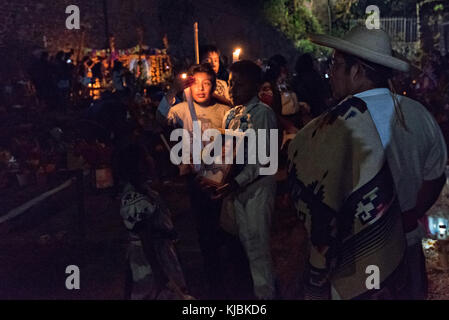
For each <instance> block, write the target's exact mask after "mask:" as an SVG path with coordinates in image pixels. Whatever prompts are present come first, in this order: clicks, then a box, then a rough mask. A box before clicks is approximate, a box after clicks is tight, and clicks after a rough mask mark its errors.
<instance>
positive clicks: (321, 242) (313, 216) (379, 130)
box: [289, 27, 447, 299]
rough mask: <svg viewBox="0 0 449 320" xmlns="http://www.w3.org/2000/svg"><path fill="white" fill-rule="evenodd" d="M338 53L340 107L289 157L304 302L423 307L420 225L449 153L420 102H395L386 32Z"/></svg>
mask: <svg viewBox="0 0 449 320" xmlns="http://www.w3.org/2000/svg"><path fill="white" fill-rule="evenodd" d="M310 38H311V40H312V41H313V42H314V43H316V44H318V45H323V46H326V47H330V48H333V49H334V53H333V56H332V63H331V86H332V90H333V94H334V98H336V99H338V101H341V102H340V103H339V104H338V105H337V106H335V107H334V108H332V109H331V110H330V111H328V112H327V113H325V114H323V115H322V116H320V117H319V118H317V119H315V120H314V121H312V122H311V123H310V124H309V125H308V126H306V127H305V128H304V129H303V130H302V131H300V132H299V133H298V135H297V136H296V138H295V139H294V140H293V141H292V143H291V145H290V149H289V159H290V181H291V186H292V189H291V190H292V198H293V200H294V203H295V206H296V208H297V211H298V216H299V217H301V218H302V219H303V220H304V222H305V225H306V227H307V229H308V232H309V237H310V253H309V260H308V263H307V266H306V270H305V274H304V275H305V279H304V284H305V298H306V299H323V298H324V299H331V298H332V299H425V298H426V294H427V286H426V285H427V278H426V272H425V260H424V255H423V252H422V247H421V237H422V235H423V233H422V230H423V228H422V226H421V224H420V222H419V219H420V218H422V217H423V216H424V215H425V212H426V211H427V210H428V209H429V208H430V207H431V206H432V205H433V203H434V202H435V201H436V199H437V198H438V196H439V194H440V192H441V190H442V187H443V186H444V183H445V174H444V171H445V166H446V163H447V150H446V144H445V142H444V138H443V136H442V134H441V131H440V129H439V127H438V124H437V123H436V121H435V120H434V118H433V117H432V116H431V115H430V113H429V112H428V111H427V110H426V108H425V107H424V106H422V105H421V104H420V103H418V102H417V101H414V100H412V99H410V98H407V97H403V96H400V95H397V94H395V92H394V89H393V86H392V84H391V81H390V78H391V76H392V72H393V70H399V71H403V72H407V71H408V70H409V64H408V63H407V62H405V61H402V60H400V59H397V58H395V57H393V56H392V49H391V42H390V38H389V36H388V35H387V34H386V32H384V31H383V30H368V29H366V28H364V27H356V28H354V29H353V30H351V31H350V32H349V33H348V34H347V35H346V36H345V37H344V38H343V39H339V38H335V37H331V36H327V35H311V37H310Z"/></svg>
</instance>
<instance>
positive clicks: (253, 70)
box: [230, 60, 262, 86]
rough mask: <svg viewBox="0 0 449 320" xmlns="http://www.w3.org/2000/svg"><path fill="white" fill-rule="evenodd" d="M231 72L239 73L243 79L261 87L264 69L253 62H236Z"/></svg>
mask: <svg viewBox="0 0 449 320" xmlns="http://www.w3.org/2000/svg"><path fill="white" fill-rule="evenodd" d="M230 71H231V72H232V73H237V74H238V75H239V76H240V77H241V78H243V79H244V80H246V81H248V82H250V83H252V84H254V85H255V86H260V85H261V83H262V69H261V68H260V67H259V66H258V65H257V64H255V63H254V62H252V61H249V60H242V61H239V62H236V63H234V64H233V65H232V66H231V68H230Z"/></svg>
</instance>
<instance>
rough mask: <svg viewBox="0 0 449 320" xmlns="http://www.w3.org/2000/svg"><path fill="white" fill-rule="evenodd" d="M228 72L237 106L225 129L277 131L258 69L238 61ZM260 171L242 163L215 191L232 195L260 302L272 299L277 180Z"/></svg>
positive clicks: (219, 193)
mask: <svg viewBox="0 0 449 320" xmlns="http://www.w3.org/2000/svg"><path fill="white" fill-rule="evenodd" d="M230 71H231V74H230V80H229V83H230V94H231V98H232V101H233V103H234V105H236V106H238V107H235V108H234V109H232V110H230V111H229V112H228V114H227V115H226V116H225V118H224V125H223V126H224V128H225V129H232V130H238V131H243V132H245V131H247V130H248V129H249V128H252V129H254V130H255V131H256V132H258V130H259V129H265V130H267V131H269V130H270V129H277V120H276V115H275V113H274V112H273V110H272V109H271V108H270V107H268V106H267V105H265V104H264V103H262V102H261V101H260V100H259V98H258V92H259V87H260V85H261V82H262V75H261V73H262V70H261V69H260V67H259V66H257V65H256V64H255V63H253V62H251V61H240V62H237V63H234V64H233V65H232V66H231V69H230ZM276 142H277V141H272V143H276ZM269 145H270V139H269V132H267V141H266V146H267V148H266V150H270V148H269ZM246 147H247V146H245V148H246ZM246 153H247V150H245V154H246ZM245 158H246V157H245ZM245 162H246V159H245ZM260 168H261V165H260V164H248V163H245V165H244V166H243V168H242V169H241V170H240V173H238V174H237V175H236V176H235V178H234V179H233V180H232V182H230V183H229V184H227V185H225V186H224V187H222V188H219V189H217V190H216V197H217V198H224V197H226V196H228V195H230V194H233V196H234V208H235V217H236V223H237V226H238V232H239V238H240V241H241V242H242V244H243V246H244V248H245V251H246V254H247V256H248V260H249V266H250V269H251V275H252V278H253V286H254V293H255V295H256V297H257V298H259V299H273V298H275V285H274V276H273V270H272V261H271V253H270V224H271V222H270V220H271V214H272V212H273V211H274V205H275V194H276V181H275V179H274V176H270V175H267V176H261V175H260V173H259V170H260Z"/></svg>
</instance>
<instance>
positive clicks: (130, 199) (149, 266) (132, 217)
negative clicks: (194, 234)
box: [119, 145, 192, 300]
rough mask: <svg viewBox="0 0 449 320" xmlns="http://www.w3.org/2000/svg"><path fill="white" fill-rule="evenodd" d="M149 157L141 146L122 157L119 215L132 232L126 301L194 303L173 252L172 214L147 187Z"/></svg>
mask: <svg viewBox="0 0 449 320" xmlns="http://www.w3.org/2000/svg"><path fill="white" fill-rule="evenodd" d="M148 159H149V156H148V154H147V152H146V151H145V149H144V148H143V147H141V146H138V145H129V146H127V147H125V148H124V149H123V150H122V151H121V153H120V155H119V175H120V178H121V180H122V182H123V183H124V184H125V187H124V190H123V195H122V198H121V209H120V214H121V216H122V218H123V222H124V224H125V226H126V228H127V230H128V232H129V245H128V253H127V260H128V270H129V274H128V281H127V284H126V286H127V289H126V291H127V292H126V298H127V299H131V300H156V299H163V300H167V299H174V300H179V299H183V300H191V299H192V297H190V296H189V295H187V287H186V282H185V279H184V274H183V272H182V268H181V265H180V263H179V260H178V257H177V255H176V251H175V248H174V240H176V233H175V231H174V228H173V223H172V221H171V213H170V211H169V209H168V208H167V206H166V205H165V204H164V203H163V201H162V199H161V198H160V197H159V195H158V194H157V192H155V191H154V190H152V189H151V188H150V187H149V186H148V185H147V184H146V180H147V179H148V173H149V169H150V166H149V161H148Z"/></svg>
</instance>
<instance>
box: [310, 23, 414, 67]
mask: <svg viewBox="0 0 449 320" xmlns="http://www.w3.org/2000/svg"><path fill="white" fill-rule="evenodd" d="M309 38H310V40H311V41H312V42H314V43H316V44H318V45H321V46H324V47H329V48H333V49H336V50H338V51H342V52H345V53H349V54H352V55H354V56H356V57H359V58H362V59H364V60H367V61H370V62H374V63H377V64H380V65H382V66H385V67H389V68H392V69H395V70H399V71H403V72H408V71H409V70H410V64H409V63H408V62H406V61H403V60H401V59H398V58H395V57H393V50H392V48H391V40H390V36H389V35H388V34H387V33H386V32H385V31H384V30H381V29H373V30H369V29H367V28H366V27H362V26H359V27H355V28H354V29H352V30H351V31H349V32H348V33H347V34H346V35H345V36H344V37H343V38H341V39H340V38H337V37H332V36H328V35H324V34H311V35H309Z"/></svg>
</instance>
